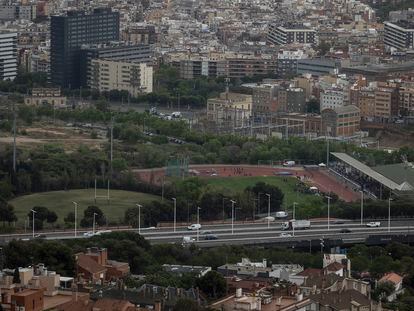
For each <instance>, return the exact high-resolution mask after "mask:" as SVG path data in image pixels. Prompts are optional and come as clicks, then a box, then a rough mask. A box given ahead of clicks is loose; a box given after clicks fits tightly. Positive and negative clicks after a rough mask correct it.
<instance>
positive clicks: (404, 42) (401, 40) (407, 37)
mask: <svg viewBox="0 0 414 311" xmlns="http://www.w3.org/2000/svg"><path fill="white" fill-rule="evenodd" d="M384 44H385V46H386V47H388V48H394V49H397V50H407V49H412V48H413V44H414V23H412V22H408V21H404V20H401V21H398V22H393V23H392V22H385V23H384Z"/></svg>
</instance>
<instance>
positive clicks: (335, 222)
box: [332, 219, 345, 225]
mask: <svg viewBox="0 0 414 311" xmlns="http://www.w3.org/2000/svg"><path fill="white" fill-rule="evenodd" d="M332 223H333V224H334V225H343V224H344V223H345V221H343V220H342V219H337V220H334V221H333V222H332Z"/></svg>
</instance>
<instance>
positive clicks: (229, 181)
mask: <svg viewBox="0 0 414 311" xmlns="http://www.w3.org/2000/svg"><path fill="white" fill-rule="evenodd" d="M257 182H265V183H267V184H271V185H274V186H277V187H278V188H279V189H280V190H282V192H283V193H284V195H285V197H284V202H283V205H285V206H286V205H287V206H291V205H292V204H293V202H297V203H299V204H301V203H306V202H308V201H309V199H310V198H312V199H315V195H311V194H303V193H298V192H295V191H294V188H295V184H296V183H297V179H296V178H292V177H288V178H283V177H277V176H266V177H265V176H240V177H210V178H208V183H209V184H211V185H214V186H215V187H219V188H223V189H228V192H232V191H240V190H243V189H245V188H246V187H248V186H254V185H255V184H256V183H257ZM263 200H265V198H263Z"/></svg>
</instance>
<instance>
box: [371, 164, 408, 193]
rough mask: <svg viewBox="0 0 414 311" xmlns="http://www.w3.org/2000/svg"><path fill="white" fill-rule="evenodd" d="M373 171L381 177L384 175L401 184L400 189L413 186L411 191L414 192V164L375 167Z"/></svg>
mask: <svg viewBox="0 0 414 311" xmlns="http://www.w3.org/2000/svg"><path fill="white" fill-rule="evenodd" d="M373 169H374V170H375V171H377V172H378V173H380V174H381V175H384V176H386V177H388V178H389V179H391V180H393V181H394V182H396V183H398V184H400V187H401V186H403V185H405V186H406V187H407V186H411V190H414V188H413V187H412V185H414V165H413V164H412V163H407V164H405V163H398V164H389V165H381V166H375V167H373ZM400 190H407V189H400Z"/></svg>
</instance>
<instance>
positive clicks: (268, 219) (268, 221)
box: [265, 193, 270, 229]
mask: <svg viewBox="0 0 414 311" xmlns="http://www.w3.org/2000/svg"><path fill="white" fill-rule="evenodd" d="M265 194H266V196H267V197H268V201H267V202H268V205H267V228H268V229H269V228H270V194H269V193H265Z"/></svg>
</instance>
